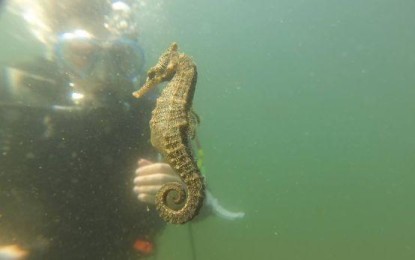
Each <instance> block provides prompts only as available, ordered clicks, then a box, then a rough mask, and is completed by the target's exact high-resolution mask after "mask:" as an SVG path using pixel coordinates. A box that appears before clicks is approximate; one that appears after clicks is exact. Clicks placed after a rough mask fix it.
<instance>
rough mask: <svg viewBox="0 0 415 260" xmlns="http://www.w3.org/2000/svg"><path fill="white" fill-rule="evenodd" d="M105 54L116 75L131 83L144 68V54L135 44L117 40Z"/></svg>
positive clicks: (129, 41)
mask: <svg viewBox="0 0 415 260" xmlns="http://www.w3.org/2000/svg"><path fill="white" fill-rule="evenodd" d="M107 54H108V55H109V57H108V58H109V59H110V60H111V62H112V64H113V67H114V68H115V71H116V74H117V75H119V76H121V77H124V78H127V79H128V80H132V81H134V80H135V78H137V77H138V76H140V74H141V72H142V70H143V66H144V54H143V51H142V49H141V47H140V46H139V45H138V43H137V42H135V41H131V40H126V39H124V40H117V41H115V42H113V44H112V45H111V48H110V50H108V52H107Z"/></svg>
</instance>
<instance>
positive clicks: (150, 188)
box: [133, 159, 182, 204]
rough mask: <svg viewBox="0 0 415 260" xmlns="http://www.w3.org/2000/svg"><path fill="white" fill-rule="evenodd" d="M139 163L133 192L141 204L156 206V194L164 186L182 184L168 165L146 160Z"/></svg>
mask: <svg viewBox="0 0 415 260" xmlns="http://www.w3.org/2000/svg"><path fill="white" fill-rule="evenodd" d="M137 163H138V168H137V170H136V171H135V174H136V177H135V178H134V189H133V191H134V193H136V194H137V198H138V200H140V201H141V202H144V203H150V204H155V197H156V194H157V192H158V191H159V190H160V188H161V187H162V186H163V185H164V184H166V183H168V182H179V183H182V181H181V179H180V178H179V176H178V175H177V174H176V173H175V172H174V170H173V169H172V168H171V167H170V165H168V164H166V163H154V162H152V161H149V160H146V159H140V160H138V162H137Z"/></svg>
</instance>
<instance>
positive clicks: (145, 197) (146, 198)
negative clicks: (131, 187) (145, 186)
mask: <svg viewBox="0 0 415 260" xmlns="http://www.w3.org/2000/svg"><path fill="white" fill-rule="evenodd" d="M137 198H138V200H139V201H141V202H143V203H146V204H155V203H156V197H155V196H151V195H149V194H138V196H137Z"/></svg>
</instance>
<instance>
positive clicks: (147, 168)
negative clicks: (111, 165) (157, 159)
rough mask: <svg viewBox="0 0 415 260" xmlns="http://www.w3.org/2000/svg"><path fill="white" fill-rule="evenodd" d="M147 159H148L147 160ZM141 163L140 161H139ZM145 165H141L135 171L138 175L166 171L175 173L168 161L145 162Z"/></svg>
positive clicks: (166, 172)
mask: <svg viewBox="0 0 415 260" xmlns="http://www.w3.org/2000/svg"><path fill="white" fill-rule="evenodd" d="M146 161H147V160H146ZM139 164H140V161H139ZM143 164H144V165H143V166H139V167H138V169H137V170H136V171H135V174H136V175H138V176H144V175H151V174H156V173H165V174H172V175H175V173H174V171H173V169H172V168H171V167H170V165H168V164H167V163H150V164H146V162H143Z"/></svg>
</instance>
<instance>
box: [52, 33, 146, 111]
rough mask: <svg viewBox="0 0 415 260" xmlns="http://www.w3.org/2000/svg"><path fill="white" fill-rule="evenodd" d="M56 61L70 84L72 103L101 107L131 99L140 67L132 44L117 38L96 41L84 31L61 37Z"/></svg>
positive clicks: (136, 47)
mask: <svg viewBox="0 0 415 260" xmlns="http://www.w3.org/2000/svg"><path fill="white" fill-rule="evenodd" d="M55 53H56V58H57V61H58V63H59V65H60V67H61V69H62V70H63V72H64V73H65V74H67V75H68V76H69V78H70V80H71V87H72V88H73V91H74V97H73V99H74V101H75V102H76V103H84V104H85V103H86V104H88V103H105V102H107V101H109V100H110V99H117V98H121V99H122V98H125V97H126V96H127V95H128V96H129V95H131V92H132V90H133V88H134V84H135V83H136V82H137V81H138V79H139V77H140V75H141V73H142V68H143V64H144V55H143V52H142V50H141V48H140V46H139V45H138V43H137V42H136V41H133V40H131V39H128V38H122V37H117V38H114V39H110V40H108V39H106V40H100V39H97V38H95V37H93V36H92V35H90V34H88V33H87V32H85V31H74V32H73V33H68V34H62V35H61V37H60V38H59V41H58V43H57V46H56V49H55Z"/></svg>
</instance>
